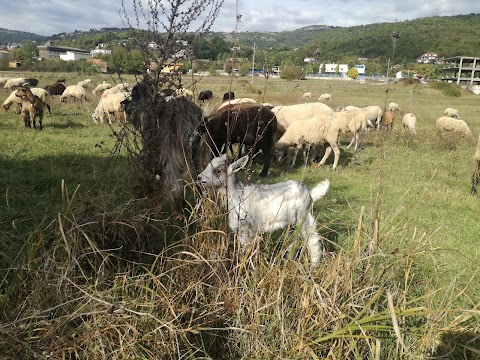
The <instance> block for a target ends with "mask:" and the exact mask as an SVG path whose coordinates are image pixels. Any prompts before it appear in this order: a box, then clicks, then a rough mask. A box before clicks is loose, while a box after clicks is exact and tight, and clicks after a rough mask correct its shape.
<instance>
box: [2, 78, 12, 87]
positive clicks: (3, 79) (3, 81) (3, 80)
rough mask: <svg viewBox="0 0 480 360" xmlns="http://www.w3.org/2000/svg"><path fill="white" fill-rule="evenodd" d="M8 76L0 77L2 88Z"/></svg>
mask: <svg viewBox="0 0 480 360" xmlns="http://www.w3.org/2000/svg"><path fill="white" fill-rule="evenodd" d="M9 79H10V78H9V77H0V86H1V87H2V88H3V86H4V85H5V84H6V82H7V81H8V80H9Z"/></svg>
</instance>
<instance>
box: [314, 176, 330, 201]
mask: <svg viewBox="0 0 480 360" xmlns="http://www.w3.org/2000/svg"><path fill="white" fill-rule="evenodd" d="M329 188H330V180H328V179H325V180H323V181H322V182H320V183H318V184H317V185H316V186H315V187H314V188H313V189H311V190H310V196H311V197H312V199H313V201H314V202H315V201H317V200H319V199H321V198H323V197H324V196H325V194H326V193H327V191H328V189H329Z"/></svg>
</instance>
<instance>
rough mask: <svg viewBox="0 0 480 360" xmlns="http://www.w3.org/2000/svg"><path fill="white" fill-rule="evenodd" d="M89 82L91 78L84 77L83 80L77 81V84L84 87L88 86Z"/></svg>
mask: <svg viewBox="0 0 480 360" xmlns="http://www.w3.org/2000/svg"><path fill="white" fill-rule="evenodd" d="M91 82H92V79H85V80H82V81H79V82H78V83H77V85H78V86H81V87H83V88H85V89H86V88H88V86H89V85H90V83H91Z"/></svg>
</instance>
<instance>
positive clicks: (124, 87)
mask: <svg viewBox="0 0 480 360" xmlns="http://www.w3.org/2000/svg"><path fill="white" fill-rule="evenodd" d="M131 91H132V85H130V84H129V83H120V84H117V85H115V86H113V87H111V88H110V89H107V90H105V91H104V92H103V93H102V97H104V96H107V95H108V94H115V93H120V92H128V93H130V92H131Z"/></svg>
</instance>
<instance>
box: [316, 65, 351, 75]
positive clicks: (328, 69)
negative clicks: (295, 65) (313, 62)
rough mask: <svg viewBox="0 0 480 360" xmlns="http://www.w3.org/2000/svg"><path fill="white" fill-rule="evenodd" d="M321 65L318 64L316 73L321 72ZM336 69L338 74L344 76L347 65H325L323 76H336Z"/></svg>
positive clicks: (346, 71)
mask: <svg viewBox="0 0 480 360" xmlns="http://www.w3.org/2000/svg"><path fill="white" fill-rule="evenodd" d="M322 66H323V64H320V67H319V70H318V72H319V73H321V72H322ZM337 69H338V74H346V73H348V65H347V64H335V63H331V64H325V74H336V73H337Z"/></svg>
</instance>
